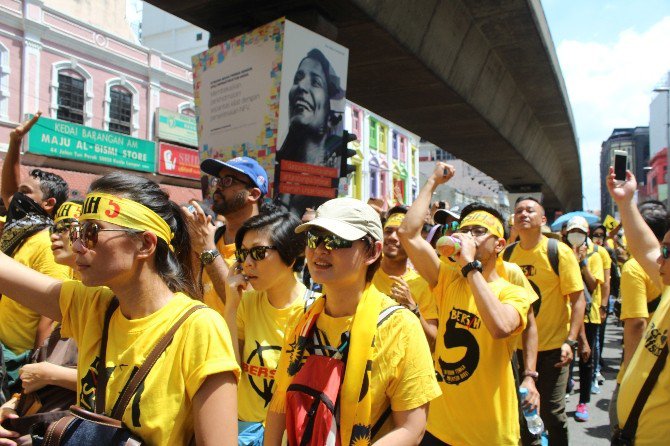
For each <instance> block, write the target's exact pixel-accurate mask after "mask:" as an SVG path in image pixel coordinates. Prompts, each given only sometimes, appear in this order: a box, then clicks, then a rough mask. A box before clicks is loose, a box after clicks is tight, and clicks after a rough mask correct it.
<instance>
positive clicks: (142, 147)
mask: <svg viewBox="0 0 670 446" xmlns="http://www.w3.org/2000/svg"><path fill="white" fill-rule="evenodd" d="M27 147H28V148H27V151H28V152H29V153H34V154H35V155H44V156H51V157H54V158H64V159H69V160H74V161H81V162H84V163H92V164H102V165H105V166H112V167H119V168H121V169H130V170H139V171H141V172H155V171H156V144H154V142H153V141H146V140H143V139H138V138H133V137H131V136H127V135H122V134H120V133H115V132H109V131H106V130H100V129H94V128H91V127H86V126H83V125H79V124H73V123H71V122H66V121H60V120H58V119H51V118H45V117H41V118H40V119H39V120H38V121H37V122H36V123H35V125H34V126H33V128H32V130H31V131H30V133H28V144H27Z"/></svg>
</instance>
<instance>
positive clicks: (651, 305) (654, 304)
mask: <svg viewBox="0 0 670 446" xmlns="http://www.w3.org/2000/svg"><path fill="white" fill-rule="evenodd" d="M661 297H663V295H662V294H659V295H658V297H656V298H655V299H654V300H650V301H649V302H647V313H649V314H651V313H653V312H655V311H656V309H657V308H658V304H660V303H661Z"/></svg>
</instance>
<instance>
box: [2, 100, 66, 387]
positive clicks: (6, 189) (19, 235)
mask: <svg viewBox="0 0 670 446" xmlns="http://www.w3.org/2000/svg"><path fill="white" fill-rule="evenodd" d="M39 116H40V114H39V113H37V114H36V115H35V116H34V117H33V118H31V119H30V120H28V121H26V122H24V123H22V124H20V125H19V126H18V127H16V128H15V129H14V130H12V132H11V133H10V134H9V147H8V149H7V156H6V157H5V163H4V165H3V166H2V176H1V178H2V185H1V189H0V195H1V196H2V201H3V202H4V203H6V205H7V222H6V223H5V226H4V230H3V233H2V237H0V250H2V251H3V252H4V253H5V254H7V255H8V256H10V257H12V258H13V259H14V260H16V261H17V262H20V263H22V264H24V265H26V266H27V267H29V268H32V269H34V270H36V271H39V272H41V273H43V274H47V275H49V276H51V277H54V278H57V279H61V280H65V279H68V278H69V276H70V268H68V267H67V266H64V265H59V264H57V263H56V261H55V259H54V255H53V252H52V250H51V240H50V238H49V228H51V227H52V225H53V224H54V223H53V217H54V216H55V215H56V212H57V211H58V208H59V207H60V206H61V204H62V203H64V202H65V201H66V200H67V197H68V192H69V191H68V185H67V183H66V182H65V181H64V180H63V179H62V178H61V177H60V176H58V175H56V174H53V173H51V172H45V171H43V170H40V169H33V170H32V171H31V172H30V175H28V176H26V177H24V178H21V176H20V174H19V172H20V171H19V166H20V164H21V163H20V148H21V141H22V140H23V137H24V136H25V135H26V134H27V133H28V131H29V130H30V128H31V127H32V126H33V125H34V124H35V123H36V122H37V120H38V119H39ZM52 323H53V321H51V320H50V319H48V318H45V317H42V316H40V315H39V314H38V313H36V312H34V311H32V310H30V309H28V308H26V307H24V306H23V305H20V304H18V303H16V302H15V301H13V300H12V299H11V298H10V297H7V296H2V298H0V344H1V346H2V356H4V363H5V366H6V367H7V369H8V372H9V374H10V380H11V382H10V384H9V387H10V388H9V390H8V388H7V387H5V386H3V390H4V391H5V392H12V393H13V392H17V391H20V389H21V385H20V381H18V368H19V367H21V365H23V364H24V363H26V362H27V360H28V359H29V354H30V350H31V349H33V348H35V347H38V346H40V345H41V344H42V343H43V342H44V341H45V340H46V339H47V338H48V337H49V335H50V334H51V329H52ZM2 356H0V359H2ZM0 362H2V361H0ZM0 366H1V364H0ZM0 368H1V367H0ZM2 381H3V380H2V376H0V382H2ZM6 382H7V380H5V383H6ZM0 399H2V397H1V396H0Z"/></svg>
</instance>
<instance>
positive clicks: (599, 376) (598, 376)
mask: <svg viewBox="0 0 670 446" xmlns="http://www.w3.org/2000/svg"><path fill="white" fill-rule="evenodd" d="M596 381H597V382H598V385H599V386H602V385H603V384H604V383H605V377H604V376H603V375H602V373H600V372H598V373H596Z"/></svg>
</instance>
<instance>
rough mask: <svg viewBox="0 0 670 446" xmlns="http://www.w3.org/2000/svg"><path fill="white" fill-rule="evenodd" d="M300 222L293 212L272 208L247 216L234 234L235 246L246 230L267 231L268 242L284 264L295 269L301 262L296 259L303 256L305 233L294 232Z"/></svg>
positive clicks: (239, 243) (239, 242) (239, 245)
mask: <svg viewBox="0 0 670 446" xmlns="http://www.w3.org/2000/svg"><path fill="white" fill-rule="evenodd" d="M300 224H302V222H301V221H300V220H298V217H296V216H295V215H294V214H293V213H291V212H287V211H283V210H277V209H273V210H271V211H270V212H263V213H261V214H258V215H255V216H253V217H251V218H249V219H248V220H247V221H245V222H244V224H242V227H240V229H238V230H237V234H235V248H237V249H240V248H241V247H242V240H243V239H244V236H245V234H246V233H247V232H249V231H252V230H256V231H267V233H268V235H269V237H270V243H272V245H273V246H275V247H276V248H277V253H278V254H279V257H280V258H281V259H282V261H283V262H284V264H285V265H288V266H292V267H293V269H294V271H297V270H298V269H296V268H300V267H301V266H302V262H298V261H297V260H298V259H299V258H301V257H302V256H304V253H305V245H306V234H305V233H304V232H302V233H300V234H296V233H295V228H297V227H298V226H300Z"/></svg>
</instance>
